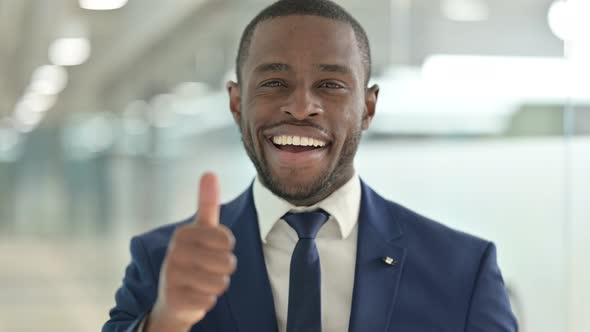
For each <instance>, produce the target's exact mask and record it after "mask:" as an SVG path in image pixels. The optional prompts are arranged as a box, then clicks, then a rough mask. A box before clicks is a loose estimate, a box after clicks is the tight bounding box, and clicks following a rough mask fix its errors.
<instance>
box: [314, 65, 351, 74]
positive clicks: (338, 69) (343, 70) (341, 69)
mask: <svg viewBox="0 0 590 332" xmlns="http://www.w3.org/2000/svg"><path fill="white" fill-rule="evenodd" d="M318 67H319V68H320V71H323V72H328V73H340V74H350V73H352V70H350V68H348V67H347V66H343V65H331V64H320V65H319V66H318Z"/></svg>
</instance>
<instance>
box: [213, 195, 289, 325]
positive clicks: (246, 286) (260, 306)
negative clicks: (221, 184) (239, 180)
mask: <svg viewBox="0 0 590 332" xmlns="http://www.w3.org/2000/svg"><path fill="white" fill-rule="evenodd" d="M221 223H223V224H224V225H226V226H228V227H229V228H230V229H231V230H232V232H233V233H234V236H235V238H236V246H235V249H234V254H235V255H236V258H237V260H238V267H237V270H236V272H235V273H234V274H233V276H232V278H231V283H230V287H229V289H228V291H227V293H226V295H227V299H228V302H229V307H230V310H231V312H232V314H233V316H234V317H235V321H236V324H237V327H238V330H239V331H260V332H276V331H277V328H278V327H277V320H276V316H275V306H274V302H273V297H272V292H271V288H270V282H269V279H268V273H267V271H266V264H265V262H264V254H263V252H262V241H261V240H260V231H259V230H258V220H257V215H256V210H255V208H254V200H253V199H252V186H250V187H249V188H248V190H246V191H245V192H244V193H243V194H242V195H241V196H239V197H238V198H236V199H235V200H234V201H233V202H231V203H229V204H228V205H227V206H225V207H224V208H223V209H222V210H221Z"/></svg>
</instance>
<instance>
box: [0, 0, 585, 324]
mask: <svg viewBox="0 0 590 332" xmlns="http://www.w3.org/2000/svg"><path fill="white" fill-rule="evenodd" d="M337 2H338V3H340V4H341V5H342V6H344V7H345V8H347V9H348V10H349V11H350V12H351V13H352V14H353V15H354V16H356V17H357V18H358V20H359V21H360V22H361V24H362V25H364V27H365V29H366V30H367V33H368V35H369V38H370V41H371V44H372V45H371V46H372V50H373V55H374V58H373V61H374V72H373V81H374V82H376V83H379V84H380V85H381V94H380V99H379V103H378V107H377V116H376V118H375V120H374V122H373V124H372V128H371V129H370V130H369V131H368V132H367V133H366V134H365V135H364V137H363V142H362V145H361V147H360V150H359V153H358V156H357V159H356V167H357V169H358V171H359V173H360V174H361V177H362V178H363V179H364V180H365V181H366V182H368V183H369V184H370V185H372V186H373V187H374V188H376V189H377V191H379V192H380V193H381V194H383V195H385V196H386V197H388V198H390V199H392V200H394V201H397V202H399V203H401V204H404V205H406V206H408V207H410V208H412V209H414V210H416V211H418V212H420V213H422V214H425V215H427V216H429V217H431V218H433V219H436V220H439V221H441V222H443V223H445V224H447V225H449V226H451V227H455V228H458V229H461V230H463V231H466V232H470V233H473V234H476V235H478V236H481V237H484V238H486V239H489V240H492V241H494V242H495V243H496V244H497V246H498V250H499V252H498V255H499V264H500V266H501V268H502V271H503V274H504V277H505V281H506V283H507V285H508V287H509V290H510V294H511V301H512V304H513V307H514V309H515V311H516V314H517V316H518V318H519V320H520V324H521V330H520V331H527V332H528V331H531V332H544V331H547V332H556V331H564V332H573V331H575V332H587V331H590V319H589V318H588V313H590V260H589V259H588V258H587V253H589V252H590V38H589V33H590V23H589V22H590V1H586V0H568V1H560V0H558V1H553V0H371V1H361V0H342V1H337ZM269 3H271V1H262V0H248V1H245V0H170V1H158V0H129V1H125V0H79V1H76V0H51V1H49V0H0V331H11V332H12V331H38V330H43V331H47V332H50V331H55V332H57V331H59V332H69V331H71V332H80V331H97V330H99V329H100V327H101V326H102V324H103V322H104V321H105V320H106V319H107V317H108V316H107V313H108V310H109V308H110V307H111V306H112V305H113V303H114V298H113V295H114V292H115V290H116V289H117V288H118V287H119V285H120V282H121V278H122V276H123V271H124V267H125V266H126V264H127V263H128V262H129V253H128V244H129V239H130V237H131V236H132V235H134V234H138V233H141V232H144V231H147V230H149V229H151V228H153V227H156V226H158V225H162V224H165V223H169V222H173V221H177V220H180V219H183V218H186V217H188V216H190V215H191V214H192V213H193V211H194V209H195V207H196V196H197V184H198V181H199V177H200V175H201V173H202V172H203V171H205V170H214V171H215V172H217V173H218V174H219V175H220V177H221V184H222V196H223V197H222V198H223V199H224V201H227V200H230V199H232V198H233V197H235V196H236V195H238V194H239V193H240V192H241V191H242V190H243V189H244V188H246V186H247V185H249V183H250V181H251V180H252V178H253V176H254V174H255V171H254V168H253V167H252V165H251V164H250V162H249V160H248V158H247V156H246V154H245V153H244V152H243V148H242V146H241V142H240V139H239V134H238V130H237V129H236V128H235V126H234V124H233V122H232V119H231V116H230V112H229V109H228V106H227V105H228V99H227V97H226V94H225V91H224V89H223V87H224V84H225V82H226V81H227V80H228V79H233V77H234V57H235V54H236V49H237V44H238V39H239V36H240V34H241V32H242V29H243V28H244V27H245V25H246V24H247V22H248V21H249V20H250V19H251V18H252V17H253V16H254V15H255V14H256V13H257V12H258V11H259V10H260V9H262V8H263V7H264V6H266V5H268V4H269Z"/></svg>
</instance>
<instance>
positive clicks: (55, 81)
mask: <svg viewBox="0 0 590 332" xmlns="http://www.w3.org/2000/svg"><path fill="white" fill-rule="evenodd" d="M67 83H68V73H67V71H66V70H65V69H64V68H63V67H60V66H55V65H44V66H41V67H39V68H37V69H36V70H35V71H34V72H33V78H32V81H31V85H30V87H29V88H30V90H31V91H33V92H35V93H39V94H43V95H54V94H58V93H60V92H61V91H63V89H64V88H65V87H66V84H67Z"/></svg>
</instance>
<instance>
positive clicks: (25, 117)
mask: <svg viewBox="0 0 590 332" xmlns="http://www.w3.org/2000/svg"><path fill="white" fill-rule="evenodd" d="M44 114H45V113H43V112H35V111H33V110H31V108H30V107H28V105H26V104H24V103H19V104H17V105H16V109H15V110H14V122H13V123H14V125H15V127H16V128H17V129H18V130H20V131H21V132H30V131H31V130H33V129H35V128H36V127H37V126H38V125H39V123H40V122H41V120H43V116H44Z"/></svg>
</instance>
